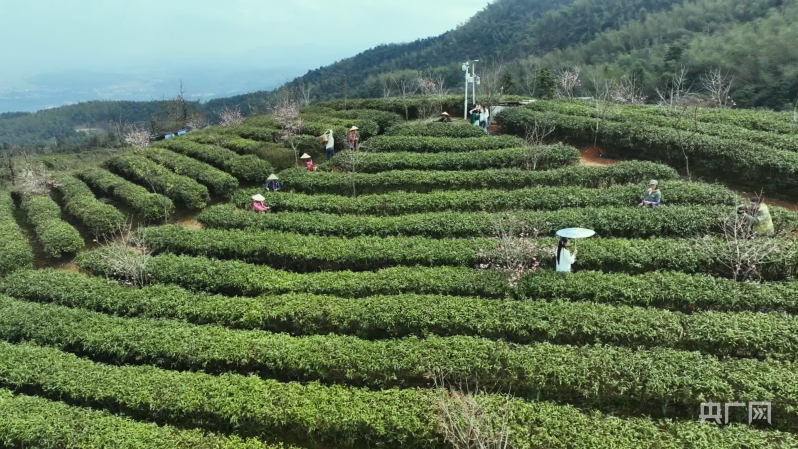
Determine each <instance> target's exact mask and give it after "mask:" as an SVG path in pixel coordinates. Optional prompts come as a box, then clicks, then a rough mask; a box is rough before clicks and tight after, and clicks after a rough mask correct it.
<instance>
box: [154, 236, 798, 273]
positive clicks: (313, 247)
mask: <svg viewBox="0 0 798 449" xmlns="http://www.w3.org/2000/svg"><path fill="white" fill-rule="evenodd" d="M142 240H143V242H144V244H145V245H146V246H147V247H148V248H150V249H151V250H152V251H154V252H155V253H164V252H169V253H173V254H185V255H190V256H203V257H212V258H218V259H228V260H229V259H232V260H242V261H246V262H254V263H263V264H268V265H270V266H272V267H275V268H285V269H289V270H294V271H299V272H309V271H326V270H346V269H349V270H355V271H360V270H363V271H366V270H374V269H378V268H383V267H390V266H397V265H407V266H413V265H422V266H431V267H434V266H462V267H474V266H476V265H477V264H479V263H483V262H484V258H482V257H480V256H479V254H478V252H480V251H482V252H485V253H491V252H492V251H494V250H495V249H496V247H497V245H498V244H499V242H498V241H497V240H496V239H487V238H474V239H444V240H439V239H427V238H423V237H354V238H340V237H319V236H306V235H301V234H292V233H283V232H275V231H247V230H243V231H239V230H230V231H228V230H218V229H202V230H197V229H188V228H186V227H183V226H175V225H168V226H161V227H154V228H147V229H146V230H145V231H142ZM531 242H532V243H534V244H535V245H536V247H537V248H539V251H540V254H539V255H537V257H538V259H539V260H540V262H541V265H542V266H547V267H552V268H553V267H554V257H555V256H554V248H556V244H557V243H556V240H555V239H554V238H538V239H534V240H531ZM708 244H712V245H714V246H716V247H717V248H718V251H721V250H722V248H723V247H724V245H726V244H727V243H726V242H725V241H721V240H719V239H718V240H713V241H710V242H708ZM776 244H777V245H781V246H782V247H783V248H787V247H788V246H789V245H790V244H791V242H789V241H787V240H783V241H777V242H776ZM546 248H550V249H551V251H549V252H546V251H545V249H546ZM579 248H580V250H581V251H579V256H578V257H579V259H578V260H579V263H578V264H577V265H576V266H575V268H576V269H577V270H602V271H609V272H622V273H631V274H638V273H646V272H649V271H658V270H670V271H681V272H684V273H715V272H718V273H723V272H725V270H724V268H723V266H722V265H721V264H720V263H719V262H717V260H716V259H713V258H712V257H710V254H709V253H708V252H707V251H704V250H703V249H702V248H701V247H699V246H698V245H696V243H695V241H693V240H688V239H663V238H657V239H654V238H652V239H646V240H627V239H611V238H604V239H590V240H586V241H584V242H581V243H580V244H579ZM779 256H780V253H779V252H775V253H774V255H773V256H772V257H766V258H764V259H763V260H761V261H760V263H761V265H762V266H763V267H762V276H763V277H764V278H766V279H769V280H784V279H790V278H791V277H792V276H794V274H795V271H796V267H797V266H798V264H797V262H798V261H796V257H798V256H796V255H795V254H793V255H792V257H787V258H782V257H779Z"/></svg>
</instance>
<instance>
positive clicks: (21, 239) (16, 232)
mask: <svg viewBox="0 0 798 449" xmlns="http://www.w3.org/2000/svg"><path fill="white" fill-rule="evenodd" d="M14 209H15V208H14V201H13V200H12V199H11V195H10V194H9V193H8V192H0V241H2V242H3V244H2V245H0V276H3V275H5V274H7V273H10V272H12V271H14V270H19V269H22V268H31V267H32V266H33V249H32V248H31V246H30V244H29V243H28V240H27V239H26V238H25V234H23V233H22V229H20V228H19V225H18V224H17V222H16V220H14Z"/></svg>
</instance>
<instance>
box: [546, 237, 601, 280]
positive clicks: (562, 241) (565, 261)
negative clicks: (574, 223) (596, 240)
mask: <svg viewBox="0 0 798 449" xmlns="http://www.w3.org/2000/svg"><path fill="white" fill-rule="evenodd" d="M594 235H596V231H593V230H592V229H585V228H566V229H560V230H559V231H557V237H559V241H558V242H557V252H556V253H555V262H556V270H557V272H558V273H570V272H571V265H572V264H573V263H575V262H576V253H577V249H576V248H574V252H573V254H571V252H570V251H569V250H568V246H569V241H570V240H578V239H586V238H590V237H593V236H594Z"/></svg>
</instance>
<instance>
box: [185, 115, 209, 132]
mask: <svg viewBox="0 0 798 449" xmlns="http://www.w3.org/2000/svg"><path fill="white" fill-rule="evenodd" d="M186 125H188V126H190V127H191V128H192V129H204V128H206V127H208V125H210V122H209V121H208V117H206V116H205V114H203V113H201V112H195V113H192V114H191V115H190V116H189V118H188V120H187V121H186Z"/></svg>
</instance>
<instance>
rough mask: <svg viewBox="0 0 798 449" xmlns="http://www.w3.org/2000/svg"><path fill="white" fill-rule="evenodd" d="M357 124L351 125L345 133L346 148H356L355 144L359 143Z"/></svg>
mask: <svg viewBox="0 0 798 449" xmlns="http://www.w3.org/2000/svg"><path fill="white" fill-rule="evenodd" d="M358 129H359V128H358V127H357V126H353V127H351V128H349V133H348V134H347V135H346V148H348V149H350V150H355V149H357V146H358V145H359V144H360V134H359V133H358V132H357V131H358Z"/></svg>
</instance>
